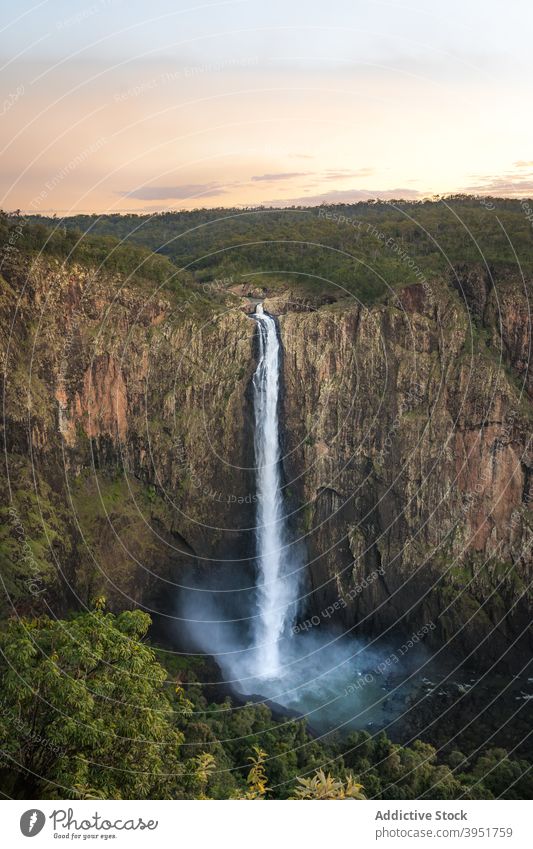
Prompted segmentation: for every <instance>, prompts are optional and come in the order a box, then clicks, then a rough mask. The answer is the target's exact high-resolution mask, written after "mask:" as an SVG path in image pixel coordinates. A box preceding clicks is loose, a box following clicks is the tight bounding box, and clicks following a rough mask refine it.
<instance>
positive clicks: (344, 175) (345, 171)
mask: <svg viewBox="0 0 533 849" xmlns="http://www.w3.org/2000/svg"><path fill="white" fill-rule="evenodd" d="M375 173H376V169H375V168H359V169H358V170H357V171H351V170H350V169H349V168H339V169H338V170H336V171H333V170H331V171H326V172H325V174H324V179H325V180H347V179H354V178H355V179H357V178H358V177H371V176H372V174H375Z"/></svg>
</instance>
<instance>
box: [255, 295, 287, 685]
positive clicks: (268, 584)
mask: <svg viewBox="0 0 533 849" xmlns="http://www.w3.org/2000/svg"><path fill="white" fill-rule="evenodd" d="M252 318H254V319H255V321H256V322H257V325H258V338H259V361H258V364H257V368H256V371H255V373H254V376H253V396H254V414H255V433H254V449H255V466H256V476H257V486H256V489H257V493H256V494H257V523H256V544H257V562H258V568H259V580H258V586H257V591H258V617H257V624H256V628H255V645H256V662H257V666H258V673H259V674H260V675H261V676H268V677H270V676H273V677H275V676H277V675H279V674H280V672H281V668H282V665H281V660H280V656H281V650H280V649H281V645H280V641H281V639H282V636H283V632H284V630H285V628H286V625H287V621H286V620H287V616H288V611H289V610H290V605H291V602H292V601H293V599H292V598H284V596H286V595H287V594H288V587H287V590H285V585H284V581H283V574H284V562H283V558H284V553H283V548H284V545H286V543H287V534H286V528H285V524H286V520H285V517H284V511H283V499H282V494H281V476H280V440H279V422H278V401H279V370H280V342H279V339H278V333H277V329H276V322H275V321H274V319H273V318H272V316H270V315H268V314H267V313H265V312H264V310H263V306H262V305H261V304H258V306H257V308H256V312H255V313H254V314H253V315H252Z"/></svg>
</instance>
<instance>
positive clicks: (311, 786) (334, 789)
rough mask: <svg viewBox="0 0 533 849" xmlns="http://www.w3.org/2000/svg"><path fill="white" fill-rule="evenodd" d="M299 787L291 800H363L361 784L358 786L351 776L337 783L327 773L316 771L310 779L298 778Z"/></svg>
mask: <svg viewBox="0 0 533 849" xmlns="http://www.w3.org/2000/svg"><path fill="white" fill-rule="evenodd" d="M297 780H298V784H299V787H297V789H296V790H295V791H294V796H293V799H365V798H366V797H365V794H364V793H363V786H362V784H358V783H357V782H356V780H355V778H354V777H353V775H348V777H347V778H346V781H339V780H338V779H337V778H334V777H333V776H332V775H331V774H330V773H329V772H328V774H327V775H326V774H325V773H324V771H323V770H322V769H317V771H316V772H315V774H314V776H313V777H312V778H298V779H297Z"/></svg>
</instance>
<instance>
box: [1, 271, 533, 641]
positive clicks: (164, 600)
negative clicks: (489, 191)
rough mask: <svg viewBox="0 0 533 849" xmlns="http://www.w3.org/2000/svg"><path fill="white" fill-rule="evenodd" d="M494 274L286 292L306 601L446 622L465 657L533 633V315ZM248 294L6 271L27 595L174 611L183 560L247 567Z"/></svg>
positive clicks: (16, 492)
mask: <svg viewBox="0 0 533 849" xmlns="http://www.w3.org/2000/svg"><path fill="white" fill-rule="evenodd" d="M499 283H500V285H494V281H493V280H492V279H491V278H490V275H489V276H487V275H486V274H485V273H484V272H483V271H481V270H479V269H472V268H469V269H460V270H458V274H457V276H456V277H454V279H453V281H451V283H450V282H449V281H435V282H434V283H432V284H431V286H425V287H423V286H421V285H420V286H410V287H408V288H406V289H403V290H402V291H401V292H400V293H399V295H398V296H397V297H396V296H392V297H391V299H390V300H389V302H388V303H386V304H381V305H378V306H374V307H372V308H365V307H363V306H361V305H359V304H357V303H355V302H354V303H351V302H347V301H343V302H342V303H324V302H320V301H319V302H313V300H312V299H310V298H306V299H301V298H299V297H298V296H295V295H291V293H287V295H286V296H282V297H279V296H278V297H277V298H276V299H275V300H274V299H273V300H272V302H271V303H269V301H268V299H267V301H266V303H265V306H266V308H267V309H268V308H269V306H270V309H271V311H272V312H274V313H275V314H278V315H279V316H280V318H279V323H280V332H281V336H282V341H283V347H284V366H283V368H284V375H283V380H284V402H283V404H284V410H283V418H284V439H285V459H284V468H285V476H286V479H287V494H288V499H289V501H290V503H291V505H292V506H293V507H294V509H295V514H294V515H295V522H294V525H295V532H298V533H299V534H300V535H301V536H302V538H303V539H305V542H306V545H307V550H308V556H309V566H308V574H309V580H310V593H309V595H308V597H307V602H306V604H307V611H306V613H307V614H314V615H320V612H321V611H322V610H324V609H325V608H326V607H328V606H329V605H332V604H335V602H336V601H337V600H339V599H343V600H344V603H343V605H342V606H339V609H338V611H337V612H336V613H335V616H337V617H338V621H339V624H342V625H343V626H344V627H352V626H353V627H356V628H358V629H360V630H362V631H365V632H369V633H378V632H380V631H382V630H384V629H391V630H394V629H396V628H397V627H400V628H401V629H402V630H403V631H404V632H405V631H413V632H414V631H416V630H417V629H418V628H420V627H421V626H423V625H425V624H427V623H429V622H434V623H435V626H436V627H435V629H434V630H432V631H431V635H432V638H433V640H434V641H435V643H438V642H442V641H443V640H450V639H452V640H454V645H455V647H456V649H457V651H458V652H462V653H463V654H468V652H469V651H470V650H471V649H472V648H473V647H474V646H475V645H476V644H477V643H478V642H479V640H480V639H483V637H485V636H487V635H488V634H489V633H490V634H491V639H490V641H488V642H487V646H488V647H489V648H487V656H489V657H490V656H492V655H494V656H496V655H499V654H501V652H502V650H504V649H505V648H507V647H508V646H510V645H511V644H512V643H513V641H515V640H516V639H517V638H520V639H521V640H522V641H523V639H524V637H523V632H524V629H525V628H526V626H527V622H528V620H529V619H530V607H529V602H528V596H527V593H526V587H527V585H528V583H529V581H530V580H531V571H532V560H531V549H530V543H531V513H530V510H529V507H530V500H529V499H530V497H531V456H530V453H529V447H530V446H529V434H530V404H529V401H528V400H527V397H528V392H529V393H530V392H531V387H532V384H531V373H530V369H528V351H529V340H530V331H529V324H528V321H527V297H526V295H525V294H524V293H523V292H521V291H520V290H519V289H518V288H517V285H516V281H515V280H514V279H512V278H506V277H503V279H502V280H501V281H499ZM330 300H331V299H330ZM240 306H242V304H239V301H238V299H237V298H236V296H235V297H234V300H233V301H232V302H231V303H230V302H228V304H227V308H226V307H223V306H220V305H218V306H214V307H213V308H212V309H207V310H204V311H203V313H202V312H199V311H198V310H197V309H195V307H194V303H193V302H191V303H190V304H183V303H181V304H180V303H175V302H173V299H172V297H171V296H169V295H168V294H166V295H164V294H162V293H161V292H154V291H153V290H152V289H150V288H147V289H146V291H145V290H143V289H142V288H140V287H138V286H137V287H134V286H131V285H129V286H128V285H124V284H123V281H121V280H119V279H114V278H108V277H105V276H102V275H99V274H96V273H95V272H90V271H87V270H86V269H83V268H79V267H70V268H65V267H63V266H61V265H59V264H56V265H54V264H52V263H50V262H47V263H44V262H41V263H37V264H36V265H34V267H33V268H32V269H31V271H30V272H29V274H27V273H21V274H20V275H19V276H17V275H12V276H11V278H10V279H9V280H8V281H6V285H5V288H4V295H3V299H2V304H1V305H0V307H1V309H2V318H3V321H2V326H3V328H5V335H4V337H3V366H4V371H5V377H6V381H5V409H6V412H7V416H6V419H5V429H4V439H5V445H6V449H7V455H6V456H7V464H6V473H5V476H4V477H5V480H4V484H5V490H6V492H5V496H6V503H8V502H10V503H11V504H12V505H14V510H15V513H12V514H9V515H8V514H7V513H6V516H5V517H4V518H5V527H4V534H3V538H2V540H0V553H3V555H4V557H6V558H7V559H8V560H9V561H10V563H11V564H13V563H14V564H15V565H14V567H13V565H12V566H11V570H10V582H11V583H10V587H11V589H10V592H11V595H12V599H13V603H14V604H15V605H16V606H17V607H18V609H19V610H20V609H21V610H25V609H27V607H28V606H30V607H37V608H38V607H39V605H41V606H42V605H43V603H44V602H45V601H46V602H47V603H52V602H53V603H56V604H58V605H59V606H61V605H62V604H63V605H65V604H66V603H67V601H66V595H65V589H64V587H65V586H68V587H70V589H69V590H68V591H67V594H68V603H72V595H74V596H75V598H76V599H77V603H79V604H87V603H88V601H89V600H90V599H91V598H93V597H94V596H95V595H98V594H102V593H103V594H104V595H106V596H107V597H108V599H109V603H110V604H111V605H112V606H115V607H120V606H127V605H129V604H131V601H132V600H133V601H134V602H135V603H141V604H144V605H146V606H147V607H148V608H149V609H152V607H153V608H158V607H159V608H160V607H161V605H163V606H164V607H165V606H166V608H167V610H168V609H171V606H172V605H171V600H172V596H173V593H174V591H175V584H179V580H180V574H182V570H183V567H184V565H185V564H189V563H196V564H197V565H198V564H199V565H200V567H201V568H205V569H210V568H216V567H217V564H218V563H219V562H220V561H221V560H228V559H229V560H232V561H237V563H238V564H242V567H243V568H245V566H246V562H247V558H248V557H249V556H250V554H251V553H252V533H251V529H252V527H253V523H254V478H253V456H252V438H251V420H252V418H251V413H252V411H251V409H250V397H249V385H250V378H251V374H252V370H253V356H252V353H253V335H254V329H255V326H254V323H253V321H251V320H250V319H249V318H248V317H247V316H246V315H245V312H244V311H243V310H242V309H241V308H240ZM25 543H28V545H29V549H30V554H28V550H27V548H25ZM25 551H26V555H25V554H24V552H25ZM28 570H30V571H31V572H32V575H33V585H34V587H37V589H34V590H29V584H28V577H27V573H28ZM529 598H530V597H529ZM521 634H522V637H520V635H521Z"/></svg>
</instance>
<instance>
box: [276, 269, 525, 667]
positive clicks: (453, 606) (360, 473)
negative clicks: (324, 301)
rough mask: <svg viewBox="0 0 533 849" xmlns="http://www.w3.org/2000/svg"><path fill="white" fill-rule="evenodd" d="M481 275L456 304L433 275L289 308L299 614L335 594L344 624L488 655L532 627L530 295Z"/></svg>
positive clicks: (290, 452)
mask: <svg viewBox="0 0 533 849" xmlns="http://www.w3.org/2000/svg"><path fill="white" fill-rule="evenodd" d="M475 276H476V274H475V272H470V276H469V279H468V283H469V284H470V287H468V286H466V285H465V286H464V287H463V289H464V290H465V298H466V301H464V300H463V299H462V296H460V295H459V294H456V293H455V292H454V290H453V286H452V287H450V286H448V285H445V283H444V282H442V281H441V283H440V284H437V283H435V284H433V285H432V287H431V289H430V290H428V288H427V287H426V288H424V287H422V286H421V285H416V286H411V287H409V288H407V289H404V290H403V291H401V292H400V294H399V296H398V298H394V299H391V300H390V302H389V303H387V304H384V305H382V306H376V307H373V308H372V309H366V308H363V307H361V306H359V305H357V304H353V305H352V306H351V307H348V308H347V307H345V306H343V307H342V308H339V306H338V305H333V306H331V307H326V308H321V309H319V310H317V311H314V312H309V313H307V314H305V315H301V314H298V315H297V314H294V313H292V312H287V313H285V314H283V315H282V316H281V318H280V326H281V333H282V337H283V341H284V350H285V384H286V394H285V423H286V442H287V444H286V461H285V466H286V473H287V480H288V485H289V487H290V488H291V489H293V490H295V492H296V498H295V500H296V502H298V503H299V504H300V505H303V506H302V508H301V514H300V524H299V527H300V532H301V534H302V536H303V537H304V538H305V540H306V543H307V548H308V552H309V572H310V576H311V584H312V594H311V599H310V604H309V612H315V613H316V611H322V610H326V609H327V608H328V606H334V605H335V603H336V602H337V601H338V600H339V599H341V600H342V603H341V604H340V605H337V611H336V612H335V614H334V615H335V616H336V617H338V618H339V619H340V620H341V621H342V624H343V626H344V627H352V626H356V627H357V628H359V629H361V630H368V629H370V630H371V631H372V632H374V633H379V632H382V631H384V630H386V629H391V630H393V629H394V628H395V627H396V626H397V625H401V626H402V628H403V630H404V631H405V630H407V631H409V632H416V630H417V629H418V628H420V627H421V626H423V625H424V624H425V623H429V622H433V623H434V624H435V625H436V627H435V629H432V631H431V635H432V640H433V642H434V644H435V645H437V644H439V645H440V644H442V643H443V641H451V642H452V644H453V647H454V649H455V650H456V651H458V652H460V653H461V654H462V655H463V656H467V655H468V653H469V652H471V651H472V650H473V649H475V648H476V646H478V645H479V643H480V641H481V640H482V639H483V638H484V637H486V636H487V635H488V634H489V633H490V635H491V637H490V640H489V641H488V642H487V643H486V644H485V645H484V646H483V653H484V654H485V655H486V656H487V657H497V656H499V655H501V653H502V652H503V651H505V649H506V648H507V647H508V646H509V645H510V644H511V643H512V642H513V641H514V640H516V639H518V640H519V641H520V640H527V636H526V635H527V630H528V623H529V622H530V621H531V606H530V598H531V596H529V597H528V585H529V584H530V582H531V578H532V558H531V510H530V506H531V453H530V447H531V446H530V434H531V431H530V421H531V420H530V412H531V410H530V405H529V404H528V402H527V390H528V388H529V386H530V383H529V374H528V372H527V359H526V355H525V351H526V348H527V345H528V344H529V343H527V342H526V338H527V336H528V324H527V321H525V313H526V307H527V301H526V298H525V296H524V295H523V294H521V293H520V292H519V291H517V290H516V285H515V283H516V281H509V280H504V281H503V286H500V288H499V290H498V289H495V288H492V289H489V287H488V286H486V287H485V288H482V286H481V283H483V281H481V282H480V281H479V280H478V281H477V282H478V283H480V285H479V288H478V289H476V287H475V286H474V285H473V284H474V279H473V278H475ZM478 277H479V275H478ZM458 279H459V280H460V277H458ZM463 282H464V281H463ZM459 287H460V283H459ZM476 292H477V296H478V297H477V298H476V297H475V293H476ZM496 292H498V293H499V300H497V298H496ZM497 309H499V314H500V316H501V327H502V333H501V336H499V335H498V327H497V326H495V325H494V324H493V323H492V321H493V316H494V313H495V311H496V310H497ZM505 364H508V365H509V366H511V368H510V369H507V370H506V369H505V367H504V365H505ZM354 588H355V591H354ZM528 598H529V600H528Z"/></svg>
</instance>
